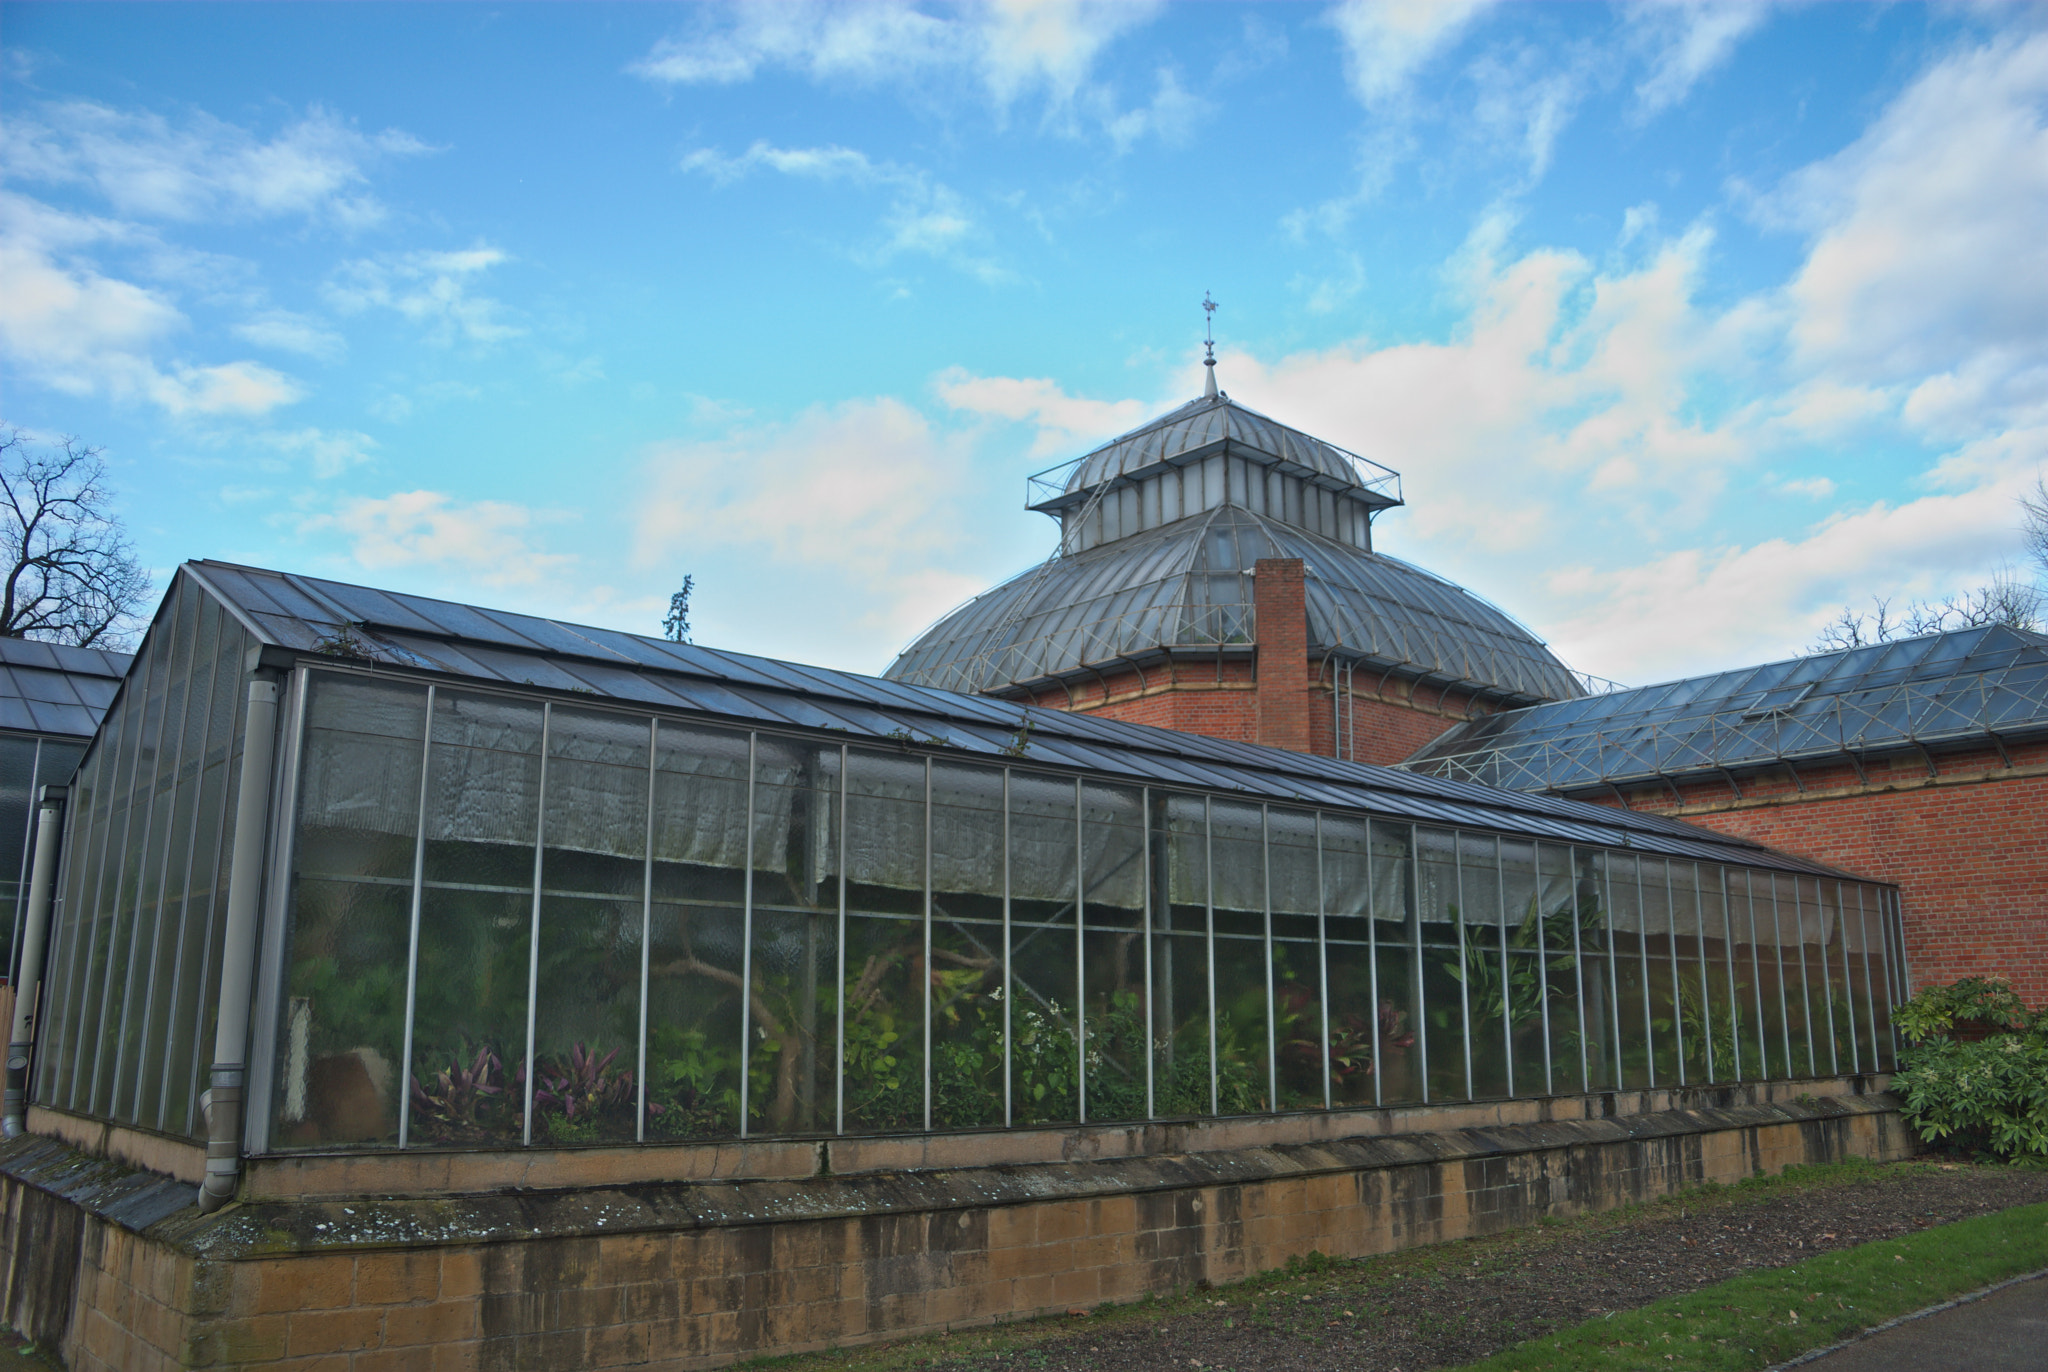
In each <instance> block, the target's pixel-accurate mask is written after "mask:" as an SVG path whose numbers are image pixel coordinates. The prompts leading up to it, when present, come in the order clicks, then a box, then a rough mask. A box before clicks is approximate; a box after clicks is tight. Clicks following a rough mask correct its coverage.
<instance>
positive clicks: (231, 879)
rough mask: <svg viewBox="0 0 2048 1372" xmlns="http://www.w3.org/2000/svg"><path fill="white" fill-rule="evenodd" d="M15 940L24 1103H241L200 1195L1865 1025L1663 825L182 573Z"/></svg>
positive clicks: (1882, 1008) (847, 679) (993, 1120)
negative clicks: (27, 1098) (350, 1153)
mask: <svg viewBox="0 0 2048 1372" xmlns="http://www.w3.org/2000/svg"><path fill="white" fill-rule="evenodd" d="M273 699H274V701H275V703H274V704H271V703H270V702H271V701H272V700H273ZM252 720H253V721H254V724H255V727H254V728H253V729H251V728H250V727H249V722H250V721H252ZM245 751H246V752H247V753H248V754H249V755H250V757H252V758H253V759H254V761H253V762H252V764H251V766H250V767H249V768H247V769H244V768H243V767H242V765H241V763H242V759H243V755H244V752H245ZM245 770H246V775H245ZM238 909H239V911H240V914H238V913H237V911H238ZM48 919H49V925H50V934H49V946H50V949H51V951H50V954H49V958H48V963H47V967H46V978H45V995H44V999H43V1004H44V1005H45V1006H46V1007H47V1009H46V1012H45V1013H44V1014H43V1016H42V1019H41V1023H40V1025H39V1028H38V1033H37V1040H38V1042H37V1058H36V1063H35V1076H34V1087H33V1099H34V1101H35V1102H36V1103H37V1104H38V1105H39V1106H40V1107H42V1108H43V1109H44V1110H46V1111H49V1112H56V1113H62V1114H68V1115H76V1116H87V1117H91V1118H93V1119H96V1120H102V1121H110V1122H113V1123H115V1124H118V1125H124V1126H127V1127H129V1128H132V1129H139V1130H143V1131H153V1132H155V1133H159V1134H164V1135H170V1136H174V1137H177V1136H182V1137H187V1138H203V1137H204V1136H205V1134H206V1131H207V1125H206V1124H205V1122H204V1120H205V1113H206V1112H205V1111H204V1109H203V1108H202V1107H203V1100H202V1092H203V1091H204V1090H205V1089H206V1088H207V1086H208V1084H209V1082H210V1083H211V1086H212V1088H213V1090H214V1093H215V1094H214V1098H213V1101H212V1104H213V1106H214V1109H213V1111H212V1116H213V1126H214V1129H215V1138H216V1147H217V1148H218V1147H219V1142H218V1141H219V1130H220V1129H221V1127H222V1124H221V1122H222V1117H223V1113H224V1112H223V1110H222V1108H221V1105H222V1102H223V1101H230V1100H233V1099H235V1098H236V1092H237V1087H238V1086H239V1085H240V1083H241V1080H242V1068H243V1066H244V1062H245V1061H246V1067H247V1075H246V1105H245V1112H244V1115H243V1117H242V1123H241V1126H240V1130H239V1137H237V1138H234V1139H232V1140H231V1145H232V1146H231V1147H230V1148H229V1152H230V1154H232V1153H233V1152H235V1151H237V1150H239V1152H240V1153H242V1154H243V1155H249V1154H289V1153H293V1152H302V1151H307V1150H314V1151H322V1150H328V1151H331V1150H351V1149H372V1150H383V1149H437V1148H438V1149H447V1148H459V1149H506V1148H517V1147H522V1146H530V1147H541V1146H549V1147H561V1146H571V1145H585V1144H614V1145H617V1144H633V1143H640V1144H650V1145H651V1144H662V1143H670V1144H673V1143H679V1142H686V1141H692V1140H719V1139H728V1138H756V1137H766V1136H835V1135H850V1134H904V1133H923V1132H928V1131H958V1130H996V1129H1025V1128H1052V1127H1072V1126H1078V1125H1084V1124H1091V1123H1109V1122H1127V1121H1142V1120H1152V1119H1192V1118H1199V1117H1205V1116H1246V1115H1262V1114H1277V1113H1281V1112H1304V1111H1331V1110H1347V1109H1361V1108H1372V1107H1385V1106H1394V1105H1422V1104H1441V1103H1447V1102H1461V1101H1478V1100H1492V1099H1504V1098H1510V1097H1535V1096H1550V1095H1563V1094H1570V1093H1583V1092H1591V1091H1604V1090H1615V1089H1633V1088H1641V1087H1661V1086H1680V1085H1694V1086H1699V1085H1712V1084H1716V1083H1734V1082H1741V1081H1757V1080H1764V1079H1785V1078H1807V1077H1816V1078H1819V1077H1834V1076H1840V1075H1844V1074H1849V1073H1861V1072H1871V1071H1880V1070H1888V1069H1889V1068H1890V1066H1891V1062H1892V1035H1891V1030H1890V1025H1889V1013H1890V1007H1891V1005H1892V1004H1893V1002H1894V1001H1895V1000H1896V999H1898V998H1899V996H1900V995H1901V990H1902V987H1903V986H1904V984H1905V982H1904V975H1905V974H1904V968H1903V967H1902V966H1901V960H1900V958H1899V955H1898V952H1897V949H1898V947H1899V940H1898V909H1897V904H1896V900H1895V893H1894V891H1893V889H1892V888H1890V887H1887V886H1882V885H1874V884H1870V883H1866V882H1862V881H1858V880H1856V879H1853V878H1850V877H1848V876H1845V875H1843V874H1841V873H1838V872H1835V871H1832V870H1829V869H1827V868H1824V867H1820V866H1817V865H1815V864H1812V863H1809V862H1806V861H1803V860H1801V859H1797V858H1793V857H1789V856H1786V855H1784V854H1781V853H1777V852H1774V851H1771V850H1769V849H1766V848H1763V847H1761V846H1758V845H1756V844H1753V843H1750V842H1747V841H1745V840H1740V839H1735V838H1730V837H1727V836H1724V835H1720V834H1715V833H1712V832H1709V831H1705V830H1701V829H1698V828H1694V827H1692V826H1688V825H1685V824H1682V823H1679V822H1676V821H1672V820H1667V819H1662V818H1658V817H1655V816H1650V815H1643V814H1633V813H1628V812H1622V811H1616V810H1613V809H1608V808H1601V807H1596V806H1591V805H1586V804H1580V803H1577V802H1572V801H1565V800H1558V799H1553V798H1548V797H1540V796H1531V795H1520V794H1512V793H1506V792H1500V791H1495V790H1490V789H1488V788H1485V787H1481V786H1477V785H1473V784H1469V783H1464V782H1458V781H1452V780H1446V779H1441V778H1435V777H1426V776H1417V775H1412V774H1406V773H1402V772H1398V771H1391V770H1388V769H1384V768H1378V767H1371V766H1366V765H1363V764H1359V763H1353V762H1343V761H1337V760H1334V759H1330V758H1322V757H1315V756H1309V755H1303V754H1295V753H1287V752H1281V751H1278V750H1274V749H1269V748H1261V747H1257V746H1254V745H1249V744H1241V743H1234V742H1230V741H1227V740H1222V739H1213V738H1206V737H1200V736H1193V735H1187V734H1179V733H1173V732H1169V731H1165V730H1159V729H1152V728H1147V727H1144V726H1140V725H1133V724H1126V723H1120V722H1117V721H1113V720H1108V719H1100V718H1093V717H1088V716H1080V715H1070V714H1062V713H1058V712H1054V711H1047V710H1039V709H1033V708H1028V707H1024V706H1019V705H1015V704H1012V703H1009V702H1005V701H999V700H992V699H987V698H982V697H973V696H962V695H955V694H951V693H948V692H943V691H937V690H931V689H927V688H922V687H917V686H912V685H906V684H903V683H896V682H887V681H881V680H876V679H873V678H866V677H859V676H854V675H850V674H845V673H839V672H831V671H825V670H822V669H816V668H807V667H799V666H794V665H791V664H787V663H780V662H774V661H769V660H766V659H760V658H750V657H744V656H740V655H736V654H729V653H721V652H717V651H714V650H710V649H706V648H701V647H696V646H692V645H688V644H678V643H670V642H665V641H662V640H658V639H650V638H640V637H636V636H632V635H628V634H623V633H617V632H613V631H607V630H598V629H590V628H582V627H576V626H570V625H565V624H560V623H556V622H553V621H548V620H542V619H535V618H531V617H525V616H518V615H511V614H505V613H500V612H494V611H488V610H483V609H477V608H473V607H466V606H459V605H453V604H449V603H445V602H438V601H432V600H427V599H423V598H420V597H413V596H404V595H397V594H392V593H387V592H382V591H375V590H370V589H366V588H362V587H354V586H346V585H342V584H339V583H334V582H327V581H318V580H314V579H310V578H304V577H297V576H288V575H284V574H279V573H274V572H267V571H260V570H256V569H250V568H244V567H236V566H231V565H228V564H223V563H216V562H197V563H190V564H187V565H186V566H185V567H183V568H182V569H181V570H180V571H179V573H178V575H177V577H176V579H175V581H174V583H173V586H172V589H171V591H170V593H169V595H168V596H167V598H166V600H165V602H164V606H163V608H162V610H161V611H160V612H159V614H158V616H157V618H156V621H155V623H154V625H153V626H152V628H151V630H150V632H149V634H148V636H147V638H146V640H145V642H144V644H143V646H142V650H141V652H140V654H139V656H138V658H137V660H136V664H135V666H134V668H133V670H132V671H131V672H130V674H129V676H128V678H127V680H126V683H125V684H124V686H123V687H122V690H121V693H120V696H119V697H118V699H117V700H116V701H115V702H114V705H113V707H112V709H111V710H110V711H109V713H108V715H107V718H106V722H105V724H104V725H103V727H102V728H101V729H100V731H99V733H98V735H97V736H96V738H95V739H94V741H93V744H92V746H91V749H90V751H89V752H88V754H87V755H86V758H85V760H84V762H83V763H82V764H81V766H80V768H79V771H78V774H77V777H76V780H75V783H74V785H73V787H72V789H71V792H70V795H69V797H68V810H67V818H66V827H65V836H64V848H63V856H62V863H61V867H60V869H59V872H58V875H57V878H56V882H55V890H54V898H53V902H52V908H51V910H50V911H49V914H48ZM238 920H239V921H240V923H238ZM241 929H246V931H247V932H246V933H241V932H238V930H241ZM244 1016H246V1020H247V1026H248V1028H247V1036H246V1043H247V1056H246V1059H243V1058H242V1056H241V1054H240V1052H239V1048H240V1040H239V1039H238V1037H237V1029H238V1027H239V1025H240V1023H241V1022H242V1019H243V1017H244ZM223 1026H225V1028H223ZM210 1165H211V1164H210Z"/></svg>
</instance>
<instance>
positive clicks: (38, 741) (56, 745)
mask: <svg viewBox="0 0 2048 1372" xmlns="http://www.w3.org/2000/svg"><path fill="white" fill-rule="evenodd" d="M128 663H129V657H128V654H126V653H116V652H108V651H104V650H102V649H98V648H74V647H71V646H69V645H67V644H62V643H38V642H34V641H32V640H29V639H25V638H0V911H4V913H0V939H5V943H4V945H0V947H4V969H0V974H4V975H5V976H6V977H7V978H8V979H9V984H18V983H19V981H20V977H19V969H18V968H17V967H16V966H15V961H16V959H17V958H18V957H20V948H21V924H22V919H23V918H24V917H25V916H26V915H27V913H28V908H27V907H28V885H29V882H28V873H29V859H30V856H31V850H32V847H33V845H34V843H35V832H34V830H35V820H34V814H35V804H36V794H37V792H39V791H40V790H41V789H42V788H43V787H45V786H62V785H64V784H66V783H67V782H69V781H70V780H71V774H72V772H73V771H75V770H76V769H77V767H78V759H79V758H80V757H82V756H84V754H85V745H86V742H87V741H88V740H89V739H90V738H91V737H92V734H93V731H94V730H95V729H97V728H98V727H99V723H100V718H101V716H103V715H104V714H105V713H106V710H107V705H108V704H109V703H110V702H111V701H112V700H113V698H114V693H115V692H116V691H118V690H119V689H120V686H121V678H122V677H123V676H124V675H126V673H127V671H128Z"/></svg>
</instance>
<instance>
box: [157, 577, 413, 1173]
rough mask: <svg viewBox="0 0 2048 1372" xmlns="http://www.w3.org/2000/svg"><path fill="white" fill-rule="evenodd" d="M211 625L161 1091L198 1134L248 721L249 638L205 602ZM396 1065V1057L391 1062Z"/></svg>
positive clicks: (176, 1119) (176, 1122) (171, 1125)
mask: <svg viewBox="0 0 2048 1372" xmlns="http://www.w3.org/2000/svg"><path fill="white" fill-rule="evenodd" d="M204 613H205V614H206V617H207V619H208V620H209V621H210V622H211V623H212V624H213V625H214V645H215V646H214V654H213V685H212V691H211V696H210V699H209V700H208V702H207V719H206V751H205V753H204V755H203V758H202V761H201V764H200V773H199V790H198V813H197V814H196V815H195V816H194V818H193V825H192V869H191V874H190V876H189V877H188V879H187V886H186V892H185V924H184V929H183V931H182V934H181V937H182V939H183V941H184V943H183V947H182V948H181V949H180V951H179V954H178V961H179V967H180V969H181V970H180V972H179V975H178V1002H177V1004H176V1005H175V1006H173V1007H172V1013H171V1029H170V1033H171V1047H170V1051H169V1053H168V1055H167V1056H168V1060H169V1061H170V1063H171V1064H172V1065H173V1067H174V1069H175V1073H174V1075H173V1076H172V1078H171V1080H170V1081H168V1082H167V1083H165V1086H164V1118H165V1121H166V1124H165V1127H166V1128H168V1129H172V1130H176V1131H180V1132H183V1133H185V1134H187V1135H191V1136H194V1137H197V1136H199V1135H201V1134H203V1133H204V1132H205V1122H204V1121H203V1120H202V1119H201V1118H200V1114H199V1094H200V1092H201V1090H202V1089H204V1085H205V1081H206V1078H207V1072H208V1070H209V1069H210V1068H211V1067H212V1065H213V1022H214V1019H215V1017H216V1016H218V1015H219V1013H220V996H219V994H218V992H217V990H216V984H215V978H216V976H217V974H218V970H219V967H220V943H219V937H218V934H219V930H220V928H221V925H222V921H223V917H224V914H225V911H226V907H227V882H226V881H225V880H224V879H222V877H221V876H220V875H219V874H224V873H225V872H226V871H227V870H228V866H227V864H228V861H229V856H230V853H231V851H232V848H233V835H232V834H231V833H230V832H229V828H230V825H229V819H228V806H229V805H230V804H231V803H232V801H233V797H234V795H235V791H234V789H233V784H234V782H235V780H236V779H237V777H238V776H239V774H240V773H239V765H238V764H239V759H238V757H237V754H236V752H235V747H236V745H237V744H238V743H239V741H240V738H241V734H242V731H243V729H244V727H245V725H246V720H245V718H244V716H243V713H242V702H243V700H244V697H245V694H246V688H245V687H244V685H243V679H242V661H243V658H242V651H243V647H244V643H245V639H246V636H245V635H244V634H243V633H242V631H241V630H240V629H239V628H236V627H235V625H234V624H233V623H232V622H231V621H230V620H229V619H228V617H227V615H226V613H225V612H223V611H222V610H221V609H220V607H219V606H218V605H215V604H213V603H212V602H211V601H210V600H209V601H207V602H206V608H205V611H204ZM391 1061H392V1062H393V1063H394V1064H395V1063H396V1062H397V1061H398V1059H397V1058H396V1057H394V1058H392V1059H391Z"/></svg>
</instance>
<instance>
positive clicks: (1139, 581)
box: [886, 505, 1582, 704]
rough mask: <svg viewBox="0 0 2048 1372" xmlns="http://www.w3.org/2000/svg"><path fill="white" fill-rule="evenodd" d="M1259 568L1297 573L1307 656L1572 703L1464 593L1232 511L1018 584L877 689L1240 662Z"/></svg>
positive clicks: (1553, 666) (1136, 537)
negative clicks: (1296, 563)
mask: <svg viewBox="0 0 2048 1372" xmlns="http://www.w3.org/2000/svg"><path fill="white" fill-rule="evenodd" d="M1262 557H1290V558H1300V559H1301V560H1302V561H1303V562H1304V563H1305V564H1306V567H1305V577H1304V593H1305V595H1306V597H1307V601H1308V641H1309V651H1310V652H1311V653H1312V654H1316V655H1320V654H1322V653H1325V652H1331V651H1335V652H1336V653H1337V654H1338V655H1339V656H1340V657H1344V658H1347V659H1350V660H1353V661H1356V662H1357V663H1358V664H1359V668H1360V670H1362V671H1367V672H1391V673H1394V674H1395V675H1398V676H1401V677H1404V678H1412V679H1420V680H1425V681H1430V682H1433V683H1438V684H1442V685H1447V686H1455V687H1458V688H1461V689H1464V690H1468V691H1473V692H1476V693H1479V694H1482V695H1485V696H1488V697H1490V698H1493V699H1496V700H1503V701H1507V702H1509V703H1513V704H1529V703H1532V702H1534V701H1539V700H1557V699H1564V698H1569V697H1571V696H1575V695H1578V694H1579V693H1580V692H1581V690H1582V688H1581V687H1580V685H1579V684H1578V681H1577V679H1576V678H1575V677H1574V676H1573V675H1572V673H1571V671H1570V670H1569V669H1568V668H1567V667H1565V665H1564V664H1563V663H1561V662H1559V661H1558V660H1557V658H1555V657H1554V656H1552V655H1551V653H1550V650H1549V649H1548V648H1546V647H1544V645H1543V642H1542V640H1541V639H1539V638H1537V637H1536V636H1535V635H1534V634H1532V633H1530V632H1529V631H1528V630H1527V629H1525V628H1523V627H1522V626H1521V625H1520V624H1518V623H1516V622H1515V621H1514V620H1513V619H1512V618H1510V617H1509V616H1508V614H1507V613H1506V612H1505V611H1503V610H1501V609H1499V608H1497V607H1496V606H1494V605H1491V604H1488V603H1487V602H1486V601H1484V600H1482V599H1480V598H1479V597H1478V596H1476V595H1473V594H1472V593H1471V592H1470V591H1467V590H1464V589H1462V588H1460V587H1458V586H1455V585H1453V584H1452V583H1450V582H1448V581H1445V580H1444V579H1443V578H1441V577H1438V576H1433V575H1431V574H1430V573H1428V572H1425V571H1423V570H1422V569H1421V568H1420V567H1415V566H1411V565H1410V564H1408V563H1406V562H1402V561H1401V560H1399V559H1398V558H1392V557H1387V556H1385V555H1384V554H1380V553H1368V552H1364V551H1362V550H1361V549H1358V548H1350V547H1346V546H1344V545H1343V544H1341V543H1337V542H1335V541H1333V540H1331V539H1327V538H1323V537H1322V536H1320V535H1318V534H1315V533H1311V532H1310V531H1308V530H1306V529H1303V528H1300V527H1298V526H1295V525H1292V524H1288V523H1286V522H1284V521H1281V520H1278V519H1274V518H1272V517H1271V516H1268V515H1261V514H1256V513H1254V512H1252V511H1250V510H1247V509H1244V508H1242V507H1240V506H1236V505H1221V506H1218V507H1217V508H1215V509H1213V510H1208V511H1205V512H1203V513H1201V514H1199V515H1195V516H1192V517H1190V518H1187V519H1182V520H1178V521H1176V522H1174V523H1172V524H1167V525H1163V526H1161V527H1159V528H1156V529H1148V530H1146V531H1145V532H1143V533H1139V534H1133V535H1131V536H1129V537H1127V538H1121V539H1118V540H1116V541H1115V542H1111V543H1104V544H1099V545H1097V546H1096V547H1093V548H1090V549H1088V550H1087V551H1086V552H1081V553H1075V554H1072V555H1070V556H1068V557H1064V558H1059V559H1056V560H1055V561H1054V563H1053V564H1052V566H1051V567H1049V568H1047V569H1045V570H1044V572H1043V574H1041V572H1040V570H1039V569H1037V568H1033V569H1032V570H1030V571H1027V572H1024V573H1023V574H1021V575H1019V576H1017V577H1014V578H1012V579H1011V580H1009V581H1007V582H1004V583H1003V584H1002V585H1000V586H997V587H996V588H994V589H993V590H990V591H987V592H984V593H983V594H981V595H979V596H977V597H975V598H974V599H973V600H970V601H969V602H967V604H965V605H963V606H961V607H960V608H959V609H957V610H955V611H953V612H952V613H951V614H949V615H947V616H946V617H945V618H944V619H941V620H940V621H939V622H938V623H937V624H935V625H933V626H932V627H931V628H930V629H927V630H926V631H925V632H924V633H923V634H920V635H919V636H918V638H917V639H916V640H915V641H914V642H913V643H912V644H911V645H910V646H909V647H908V648H906V649H904V650H903V652H902V654H901V655H900V656H898V657H897V659H896V661H895V662H893V663H891V664H890V665H889V668H888V671H887V673H886V675H887V676H888V677H889V678H890V679H891V680H894V681H911V682H918V683H920V684H923V685H930V686H937V687H941V688H943V689H946V690H955V691H984V690H995V689H999V688H1001V687H1003V686H1005V685H1008V684H1012V683H1030V682H1035V681H1045V680H1049V679H1057V678H1058V677H1061V676H1064V675H1066V674H1069V673H1072V672H1076V671H1081V670H1084V669H1086V668H1088V667H1090V666H1093V665H1095V664H1098V663H1109V662H1113V661H1115V660H1117V659H1119V658H1126V657H1134V656H1138V655H1141V654H1144V653H1149V652H1154V651H1158V650H1161V649H1165V650H1172V651H1175V652H1182V653H1188V654H1198V653H1201V652H1204V651H1210V652H1213V651H1214V650H1216V649H1217V648H1219V647H1221V648H1228V647H1230V646H1231V645H1239V646H1241V647H1245V648H1249V645H1250V644H1251V643H1252V641H1253V640H1254V639H1256V638H1257V636H1258V633H1257V625H1256V624H1255V623H1254V622H1253V614H1252V586H1251V572H1252V569H1253V567H1254V565H1255V564H1256V563H1257V562H1258V560H1259V559H1260V558H1262ZM1020 601H1023V602H1025V603H1023V604H1021V605H1020V604H1019V602H1020Z"/></svg>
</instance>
